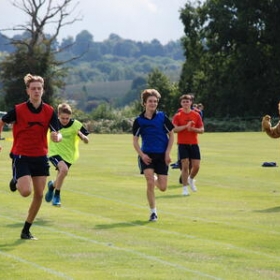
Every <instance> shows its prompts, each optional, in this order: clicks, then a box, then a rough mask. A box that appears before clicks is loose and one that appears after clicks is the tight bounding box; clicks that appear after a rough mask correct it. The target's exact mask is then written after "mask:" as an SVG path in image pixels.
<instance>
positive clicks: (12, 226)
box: [7, 219, 52, 228]
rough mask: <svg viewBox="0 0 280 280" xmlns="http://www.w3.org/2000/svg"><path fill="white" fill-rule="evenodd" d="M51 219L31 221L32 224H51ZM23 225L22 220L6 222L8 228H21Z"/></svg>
mask: <svg viewBox="0 0 280 280" xmlns="http://www.w3.org/2000/svg"><path fill="white" fill-rule="evenodd" d="M51 223H52V222H51V221H48V220H43V219H36V221H35V222H34V223H33V225H38V226H46V225H49V224H51ZM23 225H24V220H23V221H22V223H13V224H8V225H7V227H9V228H22V227H23Z"/></svg>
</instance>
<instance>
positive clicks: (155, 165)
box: [138, 153, 168, 175]
mask: <svg viewBox="0 0 280 280" xmlns="http://www.w3.org/2000/svg"><path fill="white" fill-rule="evenodd" d="M147 155H148V156H149V157H150V158H151V159H152V162H151V163H150V164H149V165H147V164H145V163H144V162H143V160H142V159H141V157H140V156H138V166H139V169H140V173H141V174H143V173H144V170H145V169H148V168H151V169H154V172H155V173H156V174H158V175H167V174H168V165H166V163H165V154H154V153H150V154H149V153H148V154H147Z"/></svg>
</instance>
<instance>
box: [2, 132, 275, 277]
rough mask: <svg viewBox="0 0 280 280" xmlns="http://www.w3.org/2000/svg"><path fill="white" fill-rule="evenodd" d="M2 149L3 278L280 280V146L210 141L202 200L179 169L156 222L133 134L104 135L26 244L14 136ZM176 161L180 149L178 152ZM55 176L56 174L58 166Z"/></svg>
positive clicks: (222, 138) (234, 136)
mask: <svg viewBox="0 0 280 280" xmlns="http://www.w3.org/2000/svg"><path fill="white" fill-rule="evenodd" d="M3 136H4V137H6V140H5V141H0V144H1V145H2V146H3V151H2V153H1V154H0V172H1V173H0V174H1V181H0V194H1V195H0V209H1V210H0V222H1V223H0V235H1V239H0V276H1V279H24V280H25V279H26V280H33V279H34V280H35V279H36V280H37V279H44V280H46V279H51V280H54V279H75V280H76V279H77V280H80V279H81V280H84V279H98V280H99V279H101V280H102V279H148V280H150V279H152V280H153V279H168V280H169V279H171V280H173V279H174V280H180V279H230V280H235V279H236V280H243V279H244V280H245V279H246V280H248V279H250V280H251V279H252V280H258V279H259V280H266V279H267V280H271V279H280V222H279V220H280V172H279V167H266V168H265V167H261V164H262V162H264V161H276V162H278V163H280V141H279V140H275V139H270V138H269V137H268V136H266V135H265V134H264V133H261V132H255V133H205V134H203V135H200V147H201V152H202V157H203V158H202V162H201V170H200V173H199V175H198V177H197V182H196V185H197V187H198V192H197V193H191V196H189V197H183V196H182V195H181V191H182V190H181V186H180V185H179V184H178V177H179V171H178V170H177V169H175V170H172V169H170V177H169V187H168V190H167V191H166V192H165V193H161V192H159V191H158V190H157V191H156V196H157V198H156V201H157V209H158V214H159V220H158V221H157V222H156V223H149V222H148V221H147V220H148V217H149V209H148V205H147V200H146V194H145V181H144V178H143V177H142V176H141V175H139V172H138V167H137V162H136V153H135V151H134V150H133V147H132V136H131V135H94V134H92V135H91V136H90V139H91V142H90V144H89V145H84V144H81V145H80V148H81V156H80V159H79V160H78V162H77V163H76V164H75V165H73V166H72V167H71V171H70V174H69V177H68V178H67V181H66V182H65V185H64V189H63V191H62V207H61V208H55V207H53V206H51V205H50V204H48V203H46V202H45V201H44V202H43V204H42V207H41V210H40V212H39V214H38V216H37V219H36V221H35V223H34V225H33V226H32V233H33V234H34V235H35V236H36V237H38V238H39V240H38V241H25V240H20V239H19V234H20V231H21V228H22V225H23V222H24V220H25V218H26V212H27V209H28V206H29V203H30V198H22V197H20V195H19V194H18V193H11V192H10V191H9V189H8V182H9V180H10V178H11V167H10V163H11V162H10V160H9V158H8V152H9V149H10V146H11V144H12V142H11V138H10V137H11V136H10V134H8V133H7V132H6V133H3ZM172 154H173V162H174V161H175V160H176V145H174V147H173V150H172ZM51 173H52V177H53V176H54V174H55V173H54V169H53V167H52V168H51Z"/></svg>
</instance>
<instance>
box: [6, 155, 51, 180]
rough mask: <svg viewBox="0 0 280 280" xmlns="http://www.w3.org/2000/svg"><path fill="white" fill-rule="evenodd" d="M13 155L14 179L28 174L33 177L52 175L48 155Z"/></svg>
mask: <svg viewBox="0 0 280 280" xmlns="http://www.w3.org/2000/svg"><path fill="white" fill-rule="evenodd" d="M11 157H12V160H13V162H12V168H13V178H14V179H18V178H20V177H23V176H26V175H29V176H31V177H36V176H49V175H50V172H49V169H50V165H49V162H48V158H47V156H41V157H28V156H18V155H12V156H11Z"/></svg>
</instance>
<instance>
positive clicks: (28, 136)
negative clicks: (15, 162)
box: [11, 103, 54, 157]
mask: <svg viewBox="0 0 280 280" xmlns="http://www.w3.org/2000/svg"><path fill="white" fill-rule="evenodd" d="M15 110H16V122H15V123H14V124H13V137H14V143H13V147H12V151H11V152H12V153H13V154H15V155H23V156H30V157H38V156H45V155H47V153H48V143H47V132H48V128H49V124H50V121H51V118H52V115H53V112H54V110H53V108H52V107H51V106H50V105H48V104H45V103H43V105H42V110H41V111H40V112H39V113H33V112H31V111H30V109H29V108H28V106H27V103H21V104H18V105H16V106H15Z"/></svg>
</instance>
